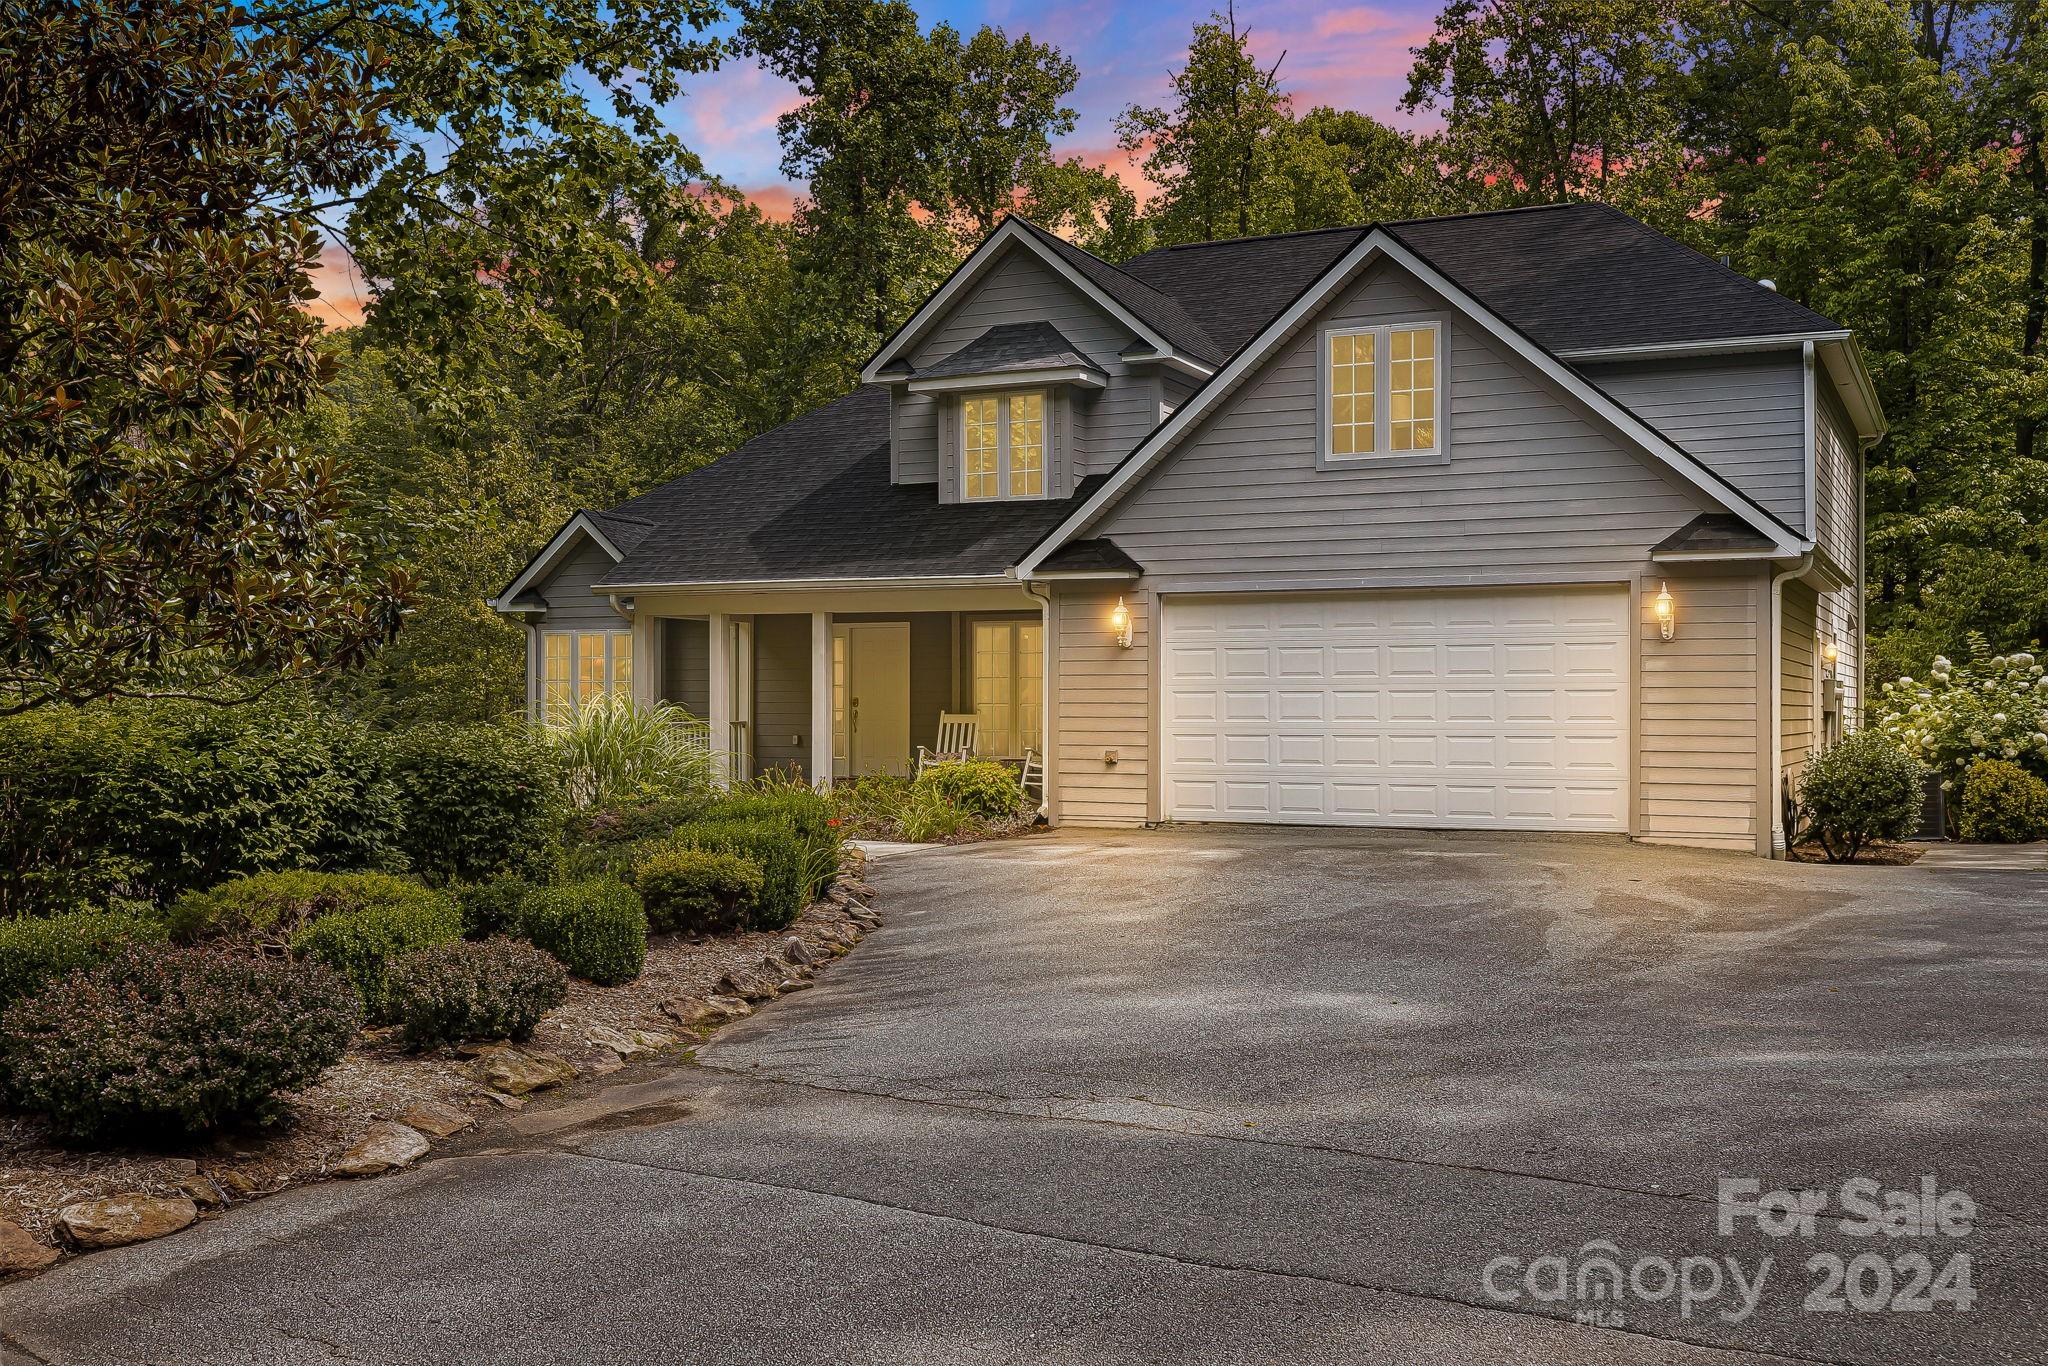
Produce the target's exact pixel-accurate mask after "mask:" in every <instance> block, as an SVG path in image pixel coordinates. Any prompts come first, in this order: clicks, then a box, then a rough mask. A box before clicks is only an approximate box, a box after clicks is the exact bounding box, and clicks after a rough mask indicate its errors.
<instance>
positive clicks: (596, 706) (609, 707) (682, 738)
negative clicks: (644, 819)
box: [548, 695, 719, 807]
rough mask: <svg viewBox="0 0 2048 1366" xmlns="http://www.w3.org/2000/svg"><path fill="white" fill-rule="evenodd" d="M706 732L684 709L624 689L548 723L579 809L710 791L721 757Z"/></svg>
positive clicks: (570, 798) (567, 784)
mask: <svg viewBox="0 0 2048 1366" xmlns="http://www.w3.org/2000/svg"><path fill="white" fill-rule="evenodd" d="M704 734H705V732H704V728H703V725H702V723H701V722H699V721H698V720H697V719H696V718H695V717H693V716H691V715H690V714H689V713H688V712H686V711H684V710H683V709H682V708H681V707H678V706H675V705H673V704H672V703H668V702H656V703H652V704H649V703H644V702H638V701H635V700H634V699H633V698H631V697H623V696H617V695H608V696H604V697H598V698H593V699H592V700H590V701H587V702H585V703H584V704H583V705H581V706H579V707H577V708H575V709H574V710H573V711H570V712H569V713H568V714H567V715H565V716H563V717H561V718H560V719H559V720H557V721H555V722H552V723H551V724H550V725H549V726H548V738H549V740H550V741H551V742H552V743H553V745H554V748H555V753H556V754H557V756H558V757H559V758H560V760H561V764H562V773H563V776H564V779H565V782H566V790H567V792H568V796H569V800H570V801H571V802H573V803H575V804H576V805H577V806H579V807H593V806H598V807H602V806H611V805H615V804H618V803H632V802H644V801H649V800H653V801H663V800H668V799H673V798H676V797H687V796H690V795H693V794H699V793H708V792H709V791H710V790H711V786H712V780H713V777H714V775H715V774H716V773H717V771H718V767H719V760H718V759H717V758H716V757H715V756H714V755H713V754H712V752H711V747H710V746H709V745H708V744H706V743H705V740H704Z"/></svg>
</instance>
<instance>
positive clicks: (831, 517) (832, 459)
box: [600, 384, 1101, 591]
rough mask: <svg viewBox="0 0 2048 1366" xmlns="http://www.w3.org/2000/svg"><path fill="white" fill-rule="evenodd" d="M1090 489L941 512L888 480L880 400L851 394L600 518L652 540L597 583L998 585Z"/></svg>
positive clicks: (914, 487)
mask: <svg viewBox="0 0 2048 1366" xmlns="http://www.w3.org/2000/svg"><path fill="white" fill-rule="evenodd" d="M1100 483H1101V480H1100V479H1099V478H1098V479H1091V480H1088V481H1086V482H1085V483H1084V484H1083V485H1082V487H1081V489H1080V491H1079V492H1077V493H1076V495H1075V497H1074V498H1073V499H1064V500H1059V499H1046V500H1043V501H1031V502H1000V503H996V502H992V503H985V504H962V505H956V506H941V505H940V503H939V491H938V487H937V485H934V484H900V485H899V484H891V483H890V482H889V394H888V390H887V389H886V388H884V387H883V386H881V385H872V384H871V385H863V386H861V387H860V388H858V389H856V390H854V391H853V392H852V393H850V394H848V395H847V396H846V397H845V398H842V399H838V400H836V401H835V402H832V403H828V404H826V405H825V406H824V407H822V408H817V409H814V410H812V411H811V412H808V413H806V414H804V415H803V416H802V417H799V418H797V419H796V420H795V421H793V422H786V423H784V424H783V425H782V426H780V427H777V428H775V429H774V430H773V431H769V432H764V433H762V434H761V435H760V436H757V437H755V438H754V439H753V440H752V441H749V442H747V444H746V445H744V446H741V447H740V448H739V449H738V450H736V451H734V452H733V453H732V454H730V455H727V456H725V457H723V458H722V459H720V460H717V461H715V462H714V463H712V464H710V465H707V466H705V467H704V468H703V469H701V470H698V471H696V472H695V473H692V474H686V475H684V476H683V477H682V478H680V479H677V480H674V481H672V482H670V483H667V484H664V485H662V486H661V487H660V488H658V489H656V490H654V491H653V492H652V493H648V494H644V495H642V496H641V497H639V498H635V499H633V500H632V501H631V502H627V503H623V504H621V505H619V506H618V507H616V508H614V509H612V512H613V513H614V514H615V515H620V514H623V515H625V516H628V517H633V518H638V519H642V520H647V521H651V522H652V523H653V524H654V529H653V530H652V531H651V532H650V533H649V534H648V535H647V536H646V537H645V538H643V539H642V540H640V541H639V542H638V543H637V544H636V546H635V547H634V548H633V549H632V550H631V551H628V552H627V554H626V558H625V559H624V560H622V561H621V562H620V563H619V564H618V566H617V567H616V568H614V569H613V570H612V571H611V572H610V573H609V574H607V575H605V577H604V579H603V580H602V582H601V584H600V586H601V587H605V588H611V589H615V590H617V591H629V590H631V589H633V588H645V587H651V586H653V585H656V584H677V583H728V582H734V581H739V580H748V579H863V578H894V577H906V576H952V575H962V574H1001V573H1002V572H1003V571H1005V570H1007V569H1008V568H1009V567H1010V566H1011V565H1013V564H1015V563H1016V562H1017V561H1018V560H1019V559H1020V558H1022V557H1023V554H1024V552H1025V551H1026V550H1029V549H1030V548H1031V547H1032V546H1033V545H1034V544H1036V543H1037V542H1038V540H1039V539H1040V538H1041V537H1043V536H1044V535H1045V534H1046V533H1047V532H1048V531H1050V530H1052V528H1053V527H1054V526H1056V525H1057V524H1058V523H1059V522H1060V520H1061V519H1062V518H1064V517H1065V516H1066V515H1067V514H1068V513H1070V512H1072V511H1073V510H1074V508H1075V507H1076V506H1077V505H1078V501H1079V500H1080V499H1082V498H1085V497H1086V496H1087V495H1088V494H1090V493H1093V492H1094V491H1095V489H1096V488H1097V487H1098V486H1099V485H1100Z"/></svg>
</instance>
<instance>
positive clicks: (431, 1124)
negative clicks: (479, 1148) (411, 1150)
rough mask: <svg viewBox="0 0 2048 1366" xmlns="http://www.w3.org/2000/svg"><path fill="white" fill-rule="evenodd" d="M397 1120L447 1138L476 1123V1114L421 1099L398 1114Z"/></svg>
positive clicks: (431, 1134) (435, 1135)
mask: <svg viewBox="0 0 2048 1366" xmlns="http://www.w3.org/2000/svg"><path fill="white" fill-rule="evenodd" d="M398 1122H399V1123H400V1124H404V1125H409V1126H410V1127H412V1128H415V1129H418V1130H419V1131H420V1132H421V1133H423V1134H427V1135H429V1136H430V1137H433V1138H447V1137H450V1136H451V1135H454V1134H459V1133H461V1132H462V1131H463V1130H464V1129H467V1128H468V1127H469V1126H470V1125H472V1124H474V1123H476V1116H474V1115H472V1114H470V1113H468V1112H467V1111H465V1110H458V1109H456V1108H455V1107H454V1106H452V1105H443V1104H442V1103H441V1102H440V1101H437V1100H423V1101H421V1102H420V1103H419V1104H417V1105H415V1106H413V1107H412V1108H411V1109H410V1110H407V1111H406V1112H405V1113H404V1114H402V1115H400V1116H399V1117H398Z"/></svg>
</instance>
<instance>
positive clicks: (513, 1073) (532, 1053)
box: [462, 1043, 576, 1096]
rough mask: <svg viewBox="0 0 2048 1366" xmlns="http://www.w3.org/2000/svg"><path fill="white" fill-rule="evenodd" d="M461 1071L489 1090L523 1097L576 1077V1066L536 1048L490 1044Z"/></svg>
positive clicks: (464, 1065) (479, 1051)
mask: <svg viewBox="0 0 2048 1366" xmlns="http://www.w3.org/2000/svg"><path fill="white" fill-rule="evenodd" d="M462 1071H463V1072H464V1073H465V1074H466V1075H468V1076H469V1077H471V1078H473V1079H474V1080H476V1081H478V1082H480V1083H482V1084H483V1085H485V1086H487V1087H489V1088H490V1089H491V1090H493V1091H501V1092H503V1093H505V1094H506V1095H512V1096H523V1095H525V1094H527V1093H528V1092H529V1091H539V1090H543V1089H545V1088H547V1087H550V1086H560V1085H561V1084H562V1083H564V1082H570V1081H574V1080H576V1069H575V1068H574V1067H571V1066H570V1065H569V1062H568V1060H567V1059H565V1058H561V1057H557V1056H556V1055H555V1054H553V1053H548V1052H543V1051H542V1050H540V1049H538V1048H514V1047H513V1046H512V1045H511V1044H503V1043H501V1044H490V1045H488V1046H486V1047H484V1048H482V1049H480V1050H478V1052H477V1055H476V1056H475V1057H474V1058H472V1059H470V1061H469V1062H467V1063H465V1064H463V1066H462Z"/></svg>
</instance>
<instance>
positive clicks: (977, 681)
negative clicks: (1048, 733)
mask: <svg viewBox="0 0 2048 1366" xmlns="http://www.w3.org/2000/svg"><path fill="white" fill-rule="evenodd" d="M984 627H988V628H993V629H995V630H999V631H1002V632H1004V633H1005V634H1006V635H1007V636H1008V637H1009V645H1008V646H1007V649H1008V651H1009V655H1010V671H1009V672H1010V704H1009V710H1010V713H1011V716H1010V730H1011V732H1012V736H1013V738H1015V739H1016V740H1017V741H1018V743H1017V744H1016V745H1015V746H1013V748H1014V749H1016V750H1017V751H1018V752H1017V753H1015V754H998V753H997V752H996V751H995V750H994V749H993V748H991V747H990V746H988V745H987V744H986V743H983V744H980V745H979V746H978V747H977V753H980V754H985V755H988V756H990V757H991V758H997V759H1021V758H1023V757H1024V755H1023V751H1024V750H1025V749H1026V748H1030V749H1032V750H1034V751H1037V752H1041V753H1042V752H1043V751H1044V749H1045V736H1044V735H1043V733H1041V734H1039V735H1038V736H1037V737H1036V743H1035V744H1033V745H1030V746H1026V745H1025V744H1024V743H1023V740H1024V736H1025V732H1026V731H1027V730H1040V731H1041V732H1042V730H1043V727H1044V725H1045V719H1044V711H1045V697H1046V690H1047V683H1046V680H1045V676H1044V674H1043V673H1041V674H1040V675H1039V679H1038V705H1037V706H1036V707H1027V706H1026V705H1025V703H1024V678H1025V674H1024V661H1025V659H1026V658H1027V656H1028V657H1031V658H1036V659H1040V660H1042V659H1043V658H1044V657H1045V625H1044V623H1043V622H1040V621H1027V620H1022V619H1017V618H1010V617H970V618H968V625H967V658H968V669H967V688H968V698H967V705H968V709H969V710H970V711H972V712H973V713H974V714H975V715H976V716H977V717H978V716H980V715H981V699H980V697H978V696H976V695H975V693H976V689H978V688H979V687H980V685H981V672H980V658H979V656H980V652H981V645H980V642H979V641H978V640H977V639H976V636H977V635H978V634H979V633H980V632H981V630H982V629H983V628H984ZM1033 627H1036V628H1037V629H1038V632H1039V637H1038V648H1037V649H1036V650H1026V649H1025V648H1024V632H1025V631H1027V630H1030V629H1032V628H1033Z"/></svg>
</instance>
